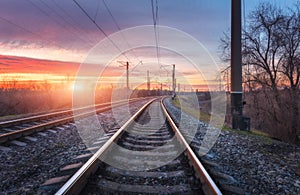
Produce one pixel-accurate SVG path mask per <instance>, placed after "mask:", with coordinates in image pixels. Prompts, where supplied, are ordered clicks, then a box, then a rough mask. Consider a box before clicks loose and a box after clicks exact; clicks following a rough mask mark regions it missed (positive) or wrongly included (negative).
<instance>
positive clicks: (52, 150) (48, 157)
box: [0, 100, 148, 194]
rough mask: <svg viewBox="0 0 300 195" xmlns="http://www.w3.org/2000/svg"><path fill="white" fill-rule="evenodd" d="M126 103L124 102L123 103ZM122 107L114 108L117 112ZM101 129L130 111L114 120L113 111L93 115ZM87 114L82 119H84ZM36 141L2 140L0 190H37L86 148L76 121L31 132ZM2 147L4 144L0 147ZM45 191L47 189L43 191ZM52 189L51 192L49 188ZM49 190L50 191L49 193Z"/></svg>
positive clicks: (133, 108)
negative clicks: (12, 141) (8, 141)
mask: <svg viewBox="0 0 300 195" xmlns="http://www.w3.org/2000/svg"><path fill="white" fill-rule="evenodd" d="M146 102H148V100H144V101H140V102H135V103H132V104H130V107H129V110H130V112H131V113H134V112H136V111H138V109H140V108H141V107H142V106H143V105H144V104H145V103H146ZM126 106H127V105H126ZM124 108H125V107H124V106H123V107H119V108H115V109H114V112H115V113H118V112H121V111H122V110H124ZM97 117H98V119H99V122H100V124H101V126H102V127H103V129H104V130H105V129H117V128H120V126H121V125H123V124H124V122H126V121H127V120H128V119H129V118H130V117H131V115H129V114H123V115H118V118H119V122H117V121H116V120H114V115H113V112H112V111H111V110H110V111H106V112H104V113H100V114H98V115H97ZM89 120H92V119H89V118H85V119H83V120H82V122H83V123H86V122H88V121H89ZM89 133H90V136H89V138H87V139H90V140H89V141H90V142H93V141H94V140H95V139H97V138H99V134H98V132H92V131H91V132H89ZM31 137H34V138H37V141H29V140H26V139H24V138H21V139H18V140H19V141H21V142H22V143H26V146H23V147H21V146H17V145H14V144H11V143H5V144H4V145H3V144H2V145H1V147H2V150H0V189H1V190H0V194H26V193H27V194H37V193H39V192H40V191H39V188H40V186H41V185H42V184H43V183H44V182H45V181H46V180H47V179H49V178H51V177H55V176H56V175H57V174H58V172H59V169H60V168H62V167H64V166H65V165H68V164H72V163H75V162H76V160H75V158H76V156H78V155H80V154H82V153H84V150H85V149H86V148H87V146H86V144H85V143H86V142H83V141H82V139H81V137H80V135H79V133H78V131H77V128H76V125H75V124H74V123H69V124H66V125H63V126H60V127H58V128H53V129H52V130H51V131H43V132H42V133H41V134H38V133H36V134H33V135H31ZM3 147H4V148H3ZM44 193H46V194H47V190H46V191H44ZM49 193H50V192H49ZM51 193H52V192H51ZM51 193H50V194H51Z"/></svg>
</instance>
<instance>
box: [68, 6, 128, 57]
mask: <svg viewBox="0 0 300 195" xmlns="http://www.w3.org/2000/svg"><path fill="white" fill-rule="evenodd" d="M73 2H74V3H75V4H76V5H77V6H78V7H79V9H80V10H81V11H82V12H83V13H84V14H85V15H86V16H87V17H88V18H89V20H91V22H93V23H94V24H95V26H96V27H97V28H98V30H100V31H101V32H102V34H103V35H104V36H105V37H106V38H107V39H108V40H109V41H110V42H111V43H112V44H113V45H114V46H115V47H116V48H117V49H118V50H119V51H120V53H121V54H122V55H123V56H124V57H125V58H126V59H127V60H128V61H130V60H129V58H128V57H127V56H126V54H125V53H123V52H122V51H121V49H120V48H119V47H118V45H116V43H115V42H114V41H113V40H111V39H110V38H109V37H108V35H107V34H106V33H105V31H104V30H103V29H102V28H101V27H100V26H99V25H98V24H97V22H96V21H95V20H94V19H93V18H92V17H91V16H90V15H89V14H88V13H87V11H86V10H85V9H84V8H83V7H82V6H81V5H80V4H79V3H78V2H77V1H76V0H73Z"/></svg>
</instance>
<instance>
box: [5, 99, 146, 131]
mask: <svg viewBox="0 0 300 195" xmlns="http://www.w3.org/2000/svg"><path fill="white" fill-rule="evenodd" d="M138 99H140V98H133V99H131V100H138ZM126 101H127V100H119V101H115V102H113V103H111V102H106V103H101V104H96V105H90V106H84V107H80V108H75V109H68V110H62V111H56V112H52V113H47V114H40V115H36V116H29V117H25V118H19V119H13V120H8V121H2V122H0V127H1V128H4V127H8V126H13V125H18V124H20V123H27V122H32V121H36V120H42V119H49V118H51V117H56V116H60V115H65V114H72V113H73V112H74V111H80V110H84V109H88V108H93V107H96V108H97V107H103V106H108V105H111V104H114V103H121V102H126Z"/></svg>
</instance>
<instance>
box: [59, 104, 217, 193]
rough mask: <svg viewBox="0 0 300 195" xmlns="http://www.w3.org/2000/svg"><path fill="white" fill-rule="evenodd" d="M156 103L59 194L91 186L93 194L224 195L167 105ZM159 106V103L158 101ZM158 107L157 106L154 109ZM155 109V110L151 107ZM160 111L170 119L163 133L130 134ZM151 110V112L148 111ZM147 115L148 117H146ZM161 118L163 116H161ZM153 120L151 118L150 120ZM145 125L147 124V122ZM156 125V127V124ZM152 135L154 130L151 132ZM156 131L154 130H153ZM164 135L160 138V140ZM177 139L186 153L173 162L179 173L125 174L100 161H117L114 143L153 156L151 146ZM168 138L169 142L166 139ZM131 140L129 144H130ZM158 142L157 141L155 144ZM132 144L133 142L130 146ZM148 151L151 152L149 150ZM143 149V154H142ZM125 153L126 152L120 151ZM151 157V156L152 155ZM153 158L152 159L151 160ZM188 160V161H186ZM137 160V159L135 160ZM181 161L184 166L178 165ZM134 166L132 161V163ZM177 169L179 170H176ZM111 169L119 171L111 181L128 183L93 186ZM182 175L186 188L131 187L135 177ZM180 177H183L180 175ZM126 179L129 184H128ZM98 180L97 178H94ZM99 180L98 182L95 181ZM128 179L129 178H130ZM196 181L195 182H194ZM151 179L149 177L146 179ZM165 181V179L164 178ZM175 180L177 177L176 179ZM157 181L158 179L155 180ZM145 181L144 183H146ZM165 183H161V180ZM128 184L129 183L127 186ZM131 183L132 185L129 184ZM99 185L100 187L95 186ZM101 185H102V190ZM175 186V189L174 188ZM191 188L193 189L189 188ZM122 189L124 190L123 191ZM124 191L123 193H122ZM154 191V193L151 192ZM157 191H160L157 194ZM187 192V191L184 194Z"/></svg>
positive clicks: (138, 114)
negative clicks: (169, 194) (119, 179)
mask: <svg viewBox="0 0 300 195" xmlns="http://www.w3.org/2000/svg"><path fill="white" fill-rule="evenodd" d="M155 101H157V100H151V101H149V102H148V103H147V104H145V105H144V106H143V107H142V108H141V109H140V110H139V111H138V112H136V113H135V114H134V115H133V116H132V117H131V118H130V119H129V120H128V121H127V122H126V123H125V124H124V125H123V126H122V127H121V128H120V129H119V130H118V131H117V132H116V133H115V134H114V135H113V136H112V137H110V139H108V141H107V142H105V144H104V145H102V147H100V149H99V150H98V151H97V152H96V153H95V154H94V155H93V156H92V157H91V158H90V159H89V160H88V161H87V162H86V163H85V164H84V165H83V166H82V167H81V168H80V169H79V170H78V171H77V172H76V173H75V174H74V175H73V176H72V177H71V178H70V179H69V180H68V181H67V182H66V183H65V184H64V185H63V186H62V187H61V188H60V189H59V190H58V191H57V193H56V194H79V193H80V192H82V191H83V192H84V193H89V191H90V189H89V186H92V187H91V193H95V191H93V190H95V189H104V191H105V192H106V193H107V194H110V193H121V194H122V193H123V192H122V190H124V191H125V192H124V194H126V193H130V194H148V193H158V192H159V193H162V192H170V193H181V192H184V191H185V190H186V191H188V192H193V194H198V193H200V194H222V193H221V191H220V190H219V188H218V187H217V186H216V184H215V183H214V181H213V180H212V179H211V177H210V176H209V174H208V173H207V171H206V170H205V169H204V167H203V166H202V164H201V162H200V161H199V159H198V158H197V156H196V155H195V153H194V152H193V150H192V149H191V148H190V146H189V144H188V143H187V142H186V141H185V139H184V137H183V136H182V134H181V133H180V131H179V129H178V128H177V126H176V125H175V123H174V122H173V121H172V118H171V117H170V115H169V114H168V112H167V110H166V108H165V107H164V105H163V101H162V100H161V102H160V104H159V108H158V107H157V106H156V107H155V105H157V104H155ZM156 103H157V102H156ZM153 105H154V106H153ZM151 106H152V107H151ZM150 107H151V109H156V110H160V111H162V113H163V114H162V115H163V116H164V117H166V120H165V122H164V126H163V127H162V128H160V129H159V130H155V133H153V134H150V135H148V136H146V137H145V136H144V137H139V136H136V134H134V135H132V134H131V133H130V130H132V129H135V130H134V131H137V130H138V129H136V127H135V124H134V122H137V123H139V121H142V120H143V116H144V117H145V116H146V118H147V112H149V109H150ZM147 109H148V110H147ZM145 113H146V114H145ZM158 115H160V114H158ZM148 118H149V117H148ZM142 123H145V121H144V122H143V121H142ZM152 125H153V124H152ZM153 128H154V126H150V127H149V128H147V129H148V130H143V129H141V131H144V132H145V131H149V129H153ZM151 132H152V131H151ZM153 132H154V130H153ZM159 136H160V137H159ZM173 136H175V137H176V139H177V141H178V143H179V144H180V146H181V147H184V148H185V150H184V152H183V153H182V154H181V155H180V156H179V157H178V159H177V161H174V162H173V161H172V162H171V164H172V163H173V169H174V164H175V165H176V166H177V168H178V167H179V170H176V171H177V172H176V171H174V170H173V172H172V171H170V170H169V172H167V173H161V169H160V168H159V169H154V170H151V171H152V172H151V173H148V172H147V171H144V172H143V171H137V172H135V171H125V172H124V171H122V170H120V169H118V168H114V167H112V166H110V165H108V164H106V163H104V162H102V161H101V160H99V159H103V158H107V157H108V158H114V157H118V156H117V155H109V154H113V153H112V152H111V151H112V150H114V149H112V148H113V147H112V146H113V144H114V143H115V144H116V143H118V144H121V145H123V147H124V146H125V145H127V146H128V145H130V147H131V148H132V149H133V151H132V152H133V153H134V152H135V151H139V150H140V149H142V150H143V151H144V150H149V148H150V150H149V151H150V153H151V148H152V149H153V148H155V146H154V145H151V144H153V143H154V144H159V145H161V144H164V143H166V142H168V139H170V138H172V137H173ZM165 139H167V140H165ZM126 140H127V142H126ZM155 140H156V141H155ZM130 142H131V143H130ZM147 148H148V149H147ZM142 150H140V151H142ZM120 151H122V150H120ZM119 155H122V153H120V152H119ZM158 155H164V154H158ZM150 157H151V156H150ZM150 159H151V158H150ZM186 159H187V161H188V162H185V160H186ZM132 160H133V159H132ZM178 162H180V163H181V164H178V165H177V164H176V163H178ZM183 162H185V163H186V164H187V166H188V168H185V169H183V170H181V169H180V167H181V168H182V167H184V166H186V165H182V163H183ZM128 163H132V162H128ZM176 166H175V167H176ZM166 167H169V169H170V167H172V166H171V165H170V164H167V165H165V167H164V169H166V170H167V171H168V169H167V168H166ZM108 170H115V172H114V174H117V176H116V175H113V176H109V177H108V178H110V179H111V178H115V179H116V180H118V178H119V177H120V178H121V180H122V182H125V184H119V183H117V181H113V180H112V181H106V180H105V181H102V182H101V181H98V183H97V182H96V183H97V184H95V183H93V182H92V183H91V181H93V180H97V178H104V177H105V176H107V174H108V173H107V172H109V171H108ZM186 171H187V172H189V173H193V174H192V175H193V176H192V177H191V176H182V173H183V172H184V173H186ZM174 172H175V175H177V176H178V174H179V173H181V176H180V177H182V178H183V181H184V182H186V185H183V187H182V186H181V184H180V185H177V186H172V181H170V183H169V184H168V185H166V186H164V185H160V186H153V185H151V184H150V185H146V184H145V183H142V184H141V183H139V184H130V182H129V181H130V180H131V179H132V178H136V179H137V180H139V179H138V178H140V180H143V178H144V179H145V177H146V176H147V175H149V174H150V175H151V174H152V176H149V177H153V174H154V177H155V175H168V176H167V177H174V176H171V175H172V174H173V175H174ZM121 173H123V174H125V173H126V174H127V175H126V174H125V176H124V175H123V176H118V174H121ZM99 174H100V175H103V176H97V175H99ZM179 175H180V174H179ZM122 177H124V178H125V181H124V178H122ZM90 178H94V179H90ZM95 178H96V179H95ZM126 178H127V179H126ZM191 178H192V180H193V181H190V180H191ZM146 179H147V178H146ZM160 179H161V178H160ZM173 179H174V178H173ZM154 180H155V179H154ZM143 181H144V180H143ZM157 181H161V180H157ZM126 182H127V183H126ZM128 182H129V183H128ZM93 185H96V186H93ZM97 185H100V187H99V186H98V187H97ZM116 185H117V186H116ZM170 185H171V186H170ZM187 186H190V188H188V187H187ZM120 188H121V189H120ZM120 190H121V191H120ZM151 190H152V191H151ZM155 190H157V191H155ZM182 190H183V191H182ZM101 193H102V192H101Z"/></svg>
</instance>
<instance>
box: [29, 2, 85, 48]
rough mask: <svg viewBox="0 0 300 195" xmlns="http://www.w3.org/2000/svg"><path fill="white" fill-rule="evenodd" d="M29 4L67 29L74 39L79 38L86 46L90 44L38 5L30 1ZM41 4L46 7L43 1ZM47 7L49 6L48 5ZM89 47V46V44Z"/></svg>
mask: <svg viewBox="0 0 300 195" xmlns="http://www.w3.org/2000/svg"><path fill="white" fill-rule="evenodd" d="M27 2H29V3H30V4H31V5H32V6H33V7H35V8H36V9H38V10H39V11H40V12H41V13H42V14H44V15H46V16H47V17H49V18H50V19H51V20H52V21H53V22H55V23H56V24H57V25H59V26H61V27H62V28H63V29H65V30H66V31H67V32H69V33H70V34H72V35H73V36H74V37H77V38H78V39H80V40H81V41H82V42H84V43H85V44H88V43H87V42H86V41H85V40H83V39H81V38H80V37H79V36H78V35H76V34H75V33H74V32H73V31H70V30H69V29H68V28H66V26H65V25H63V24H61V23H60V21H57V20H56V19H54V18H52V17H51V15H50V14H49V13H47V12H46V11H45V10H43V9H42V8H41V7H40V6H38V5H37V4H36V3H34V2H33V1H32V0H28V1H27ZM40 2H41V3H43V4H44V5H46V4H45V3H44V2H43V1H40ZM46 6H47V5H46ZM88 45H89V44H88Z"/></svg>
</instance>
